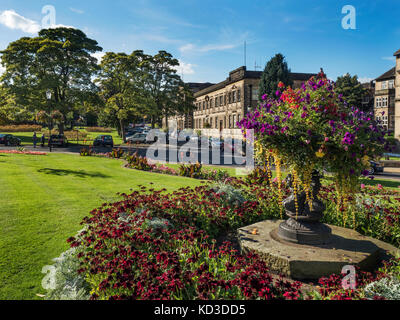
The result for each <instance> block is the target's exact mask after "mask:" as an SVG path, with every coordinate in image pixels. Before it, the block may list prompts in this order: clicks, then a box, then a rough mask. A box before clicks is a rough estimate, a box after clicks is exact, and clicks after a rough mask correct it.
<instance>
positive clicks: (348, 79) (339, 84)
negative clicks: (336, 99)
mask: <svg viewBox="0 0 400 320" xmlns="http://www.w3.org/2000/svg"><path fill="white" fill-rule="evenodd" d="M336 92H337V93H339V94H342V95H343V99H344V100H345V101H346V102H347V103H348V104H349V105H351V106H354V107H356V108H359V109H361V108H362V98H363V95H365V94H366V90H365V88H364V87H363V86H362V84H361V83H360V82H359V81H358V77H357V75H354V76H351V75H350V74H349V73H346V74H345V75H344V76H342V77H338V78H337V80H336ZM365 111H366V110H365Z"/></svg>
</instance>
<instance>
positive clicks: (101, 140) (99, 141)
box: [93, 135, 114, 148]
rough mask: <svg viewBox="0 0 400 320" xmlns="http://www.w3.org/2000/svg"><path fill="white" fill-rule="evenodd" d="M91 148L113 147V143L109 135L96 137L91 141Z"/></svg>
mask: <svg viewBox="0 0 400 320" xmlns="http://www.w3.org/2000/svg"><path fill="white" fill-rule="evenodd" d="M93 146H94V147H107V146H109V147H111V148H112V147H114V141H113V138H112V136H110V135H101V136H98V137H96V139H94V141H93Z"/></svg>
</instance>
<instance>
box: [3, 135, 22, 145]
mask: <svg viewBox="0 0 400 320" xmlns="http://www.w3.org/2000/svg"><path fill="white" fill-rule="evenodd" d="M0 144H4V145H5V146H20V145H21V139H19V138H17V137H16V136H13V135H12V134H0Z"/></svg>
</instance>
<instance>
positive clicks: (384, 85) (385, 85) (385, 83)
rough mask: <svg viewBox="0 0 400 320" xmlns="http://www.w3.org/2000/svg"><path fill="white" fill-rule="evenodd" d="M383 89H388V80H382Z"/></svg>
mask: <svg viewBox="0 0 400 320" xmlns="http://www.w3.org/2000/svg"><path fill="white" fill-rule="evenodd" d="M382 89H387V81H383V82H382Z"/></svg>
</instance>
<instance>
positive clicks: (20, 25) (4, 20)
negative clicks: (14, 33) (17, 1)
mask: <svg viewBox="0 0 400 320" xmlns="http://www.w3.org/2000/svg"><path fill="white" fill-rule="evenodd" d="M0 23H1V24H3V25H5V26H6V27H7V28H10V29H14V30H21V31H23V32H26V33H32V34H33V33H37V32H39V31H40V29H41V28H40V24H39V23H38V22H36V21H33V20H30V19H27V18H25V17H23V16H21V15H19V14H18V13H16V12H15V11H14V10H5V11H2V12H1V13H0Z"/></svg>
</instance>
